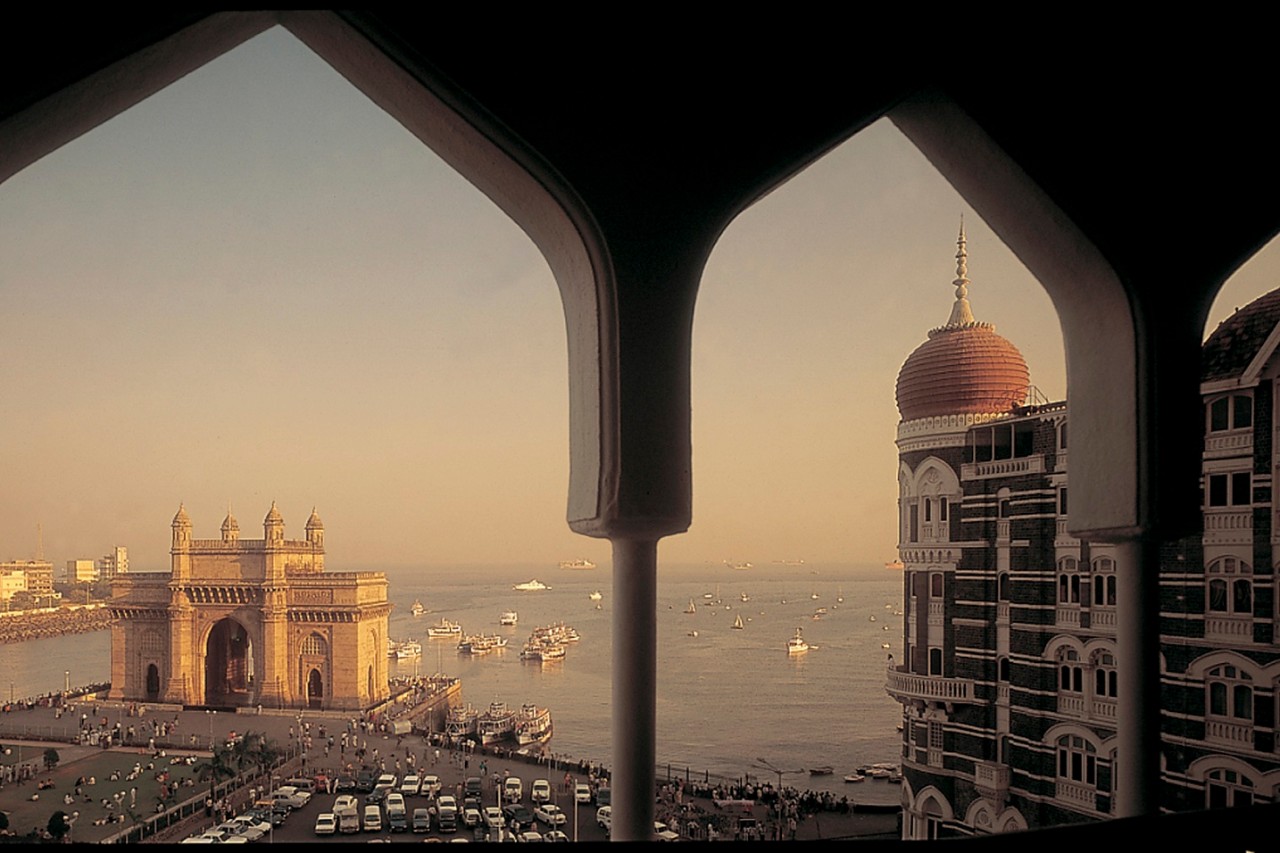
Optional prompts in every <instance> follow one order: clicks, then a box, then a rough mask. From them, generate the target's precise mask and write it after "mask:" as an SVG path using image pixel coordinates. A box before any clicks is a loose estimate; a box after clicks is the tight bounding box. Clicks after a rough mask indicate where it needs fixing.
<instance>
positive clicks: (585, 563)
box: [560, 557, 596, 569]
mask: <svg viewBox="0 0 1280 853" xmlns="http://www.w3.org/2000/svg"><path fill="white" fill-rule="evenodd" d="M595 567H596V564H595V563H593V562H591V561H590V560H588V559H587V558H586V557H579V558H578V559H576V560H561V561H560V568H562V569H594V568H595Z"/></svg>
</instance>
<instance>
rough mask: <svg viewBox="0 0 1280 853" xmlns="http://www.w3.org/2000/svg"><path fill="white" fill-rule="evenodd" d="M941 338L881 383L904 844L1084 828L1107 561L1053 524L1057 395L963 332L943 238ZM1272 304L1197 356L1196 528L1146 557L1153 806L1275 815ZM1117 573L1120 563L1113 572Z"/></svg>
mask: <svg viewBox="0 0 1280 853" xmlns="http://www.w3.org/2000/svg"><path fill="white" fill-rule="evenodd" d="M957 259H958V261H959V264H958V270H957V278H956V281H955V285H956V302H955V305H954V307H953V310H952V313H951V317H950V320H949V321H948V322H947V324H946V325H944V326H941V327H939V328H937V329H934V330H932V331H931V332H930V333H929V340H928V341H926V342H925V343H924V344H922V345H921V346H920V347H918V348H917V349H916V350H915V351H914V352H913V353H912V354H911V355H910V357H908V358H907V360H906V362H905V363H904V364H903V366H902V369H901V371H900V373H899V376H898V386H897V400H898V408H899V413H900V414H901V417H902V420H901V422H900V423H899V425H898V437H897V445H898V454H899V470H898V478H899V524H900V528H899V543H900V544H899V555H900V557H901V560H902V562H903V564H904V590H903V596H904V598H903V604H904V607H903V610H904V612H905V614H906V617H905V619H906V631H905V637H904V640H905V643H904V650H905V657H904V659H903V660H901V661H894V660H892V658H891V659H890V661H889V671H888V679H887V685H886V686H887V690H888V692H889V694H890V695H891V696H893V697H894V698H895V699H897V700H898V701H899V702H901V703H902V705H903V709H904V714H903V775H904V779H903V805H904V816H903V817H904V820H903V837H904V838H937V837H945V836H957V835H979V834H990V833H1002V832H1008V831H1013V830H1018V829H1026V828H1029V827H1030V828H1035V827H1046V826H1055V825H1062V824H1068V823H1073V822H1082V821H1090V820H1098V819H1101V818H1105V817H1108V816H1110V815H1111V814H1113V813H1114V809H1115V802H1116V800H1115V790H1116V785H1115V781H1116V772H1115V756H1116V747H1117V742H1116V734H1117V728H1116V712H1117V668H1118V666H1120V664H1121V661H1119V659H1118V654H1117V649H1116V613H1117V611H1116V579H1117V571H1121V570H1124V567H1119V566H1118V565H1117V559H1116V553H1115V550H1114V549H1113V547H1111V546H1108V545H1105V544H1099V543H1091V542H1087V541H1080V540H1077V539H1075V538H1073V537H1072V536H1071V535H1070V534H1069V533H1068V532H1067V519H1068V511H1069V506H1068V493H1067V488H1068V474H1067V404H1066V403H1050V404H1046V405H1036V406H1028V405H1025V401H1026V397H1027V393H1028V390H1029V387H1030V383H1029V378H1028V375H1027V369H1026V364H1025V362H1023V360H1022V356H1021V354H1020V353H1019V352H1018V351H1017V349H1016V348H1015V347H1014V346H1013V345H1012V344H1011V343H1009V342H1008V341H1007V340H1005V339H1004V338H1002V337H1000V336H998V335H996V334H995V330H994V328H993V327H992V326H991V325H990V324H986V323H980V322H977V321H976V320H974V318H973V314H972V312H971V310H970V307H969V303H968V298H967V286H968V283H969V282H968V279H967V278H966V272H967V271H966V252H965V242H964V234H963V231H962V232H961V238H960V243H959V252H958V254H957ZM1278 343H1280V291H1275V292H1272V293H1270V294H1268V295H1267V296H1264V297H1262V298H1261V299H1259V300H1257V301H1256V302H1254V303H1252V304H1251V305H1249V306H1247V307H1246V308H1243V309H1241V310H1240V311H1238V312H1237V313H1236V314H1234V315H1233V316H1232V317H1231V318H1230V319H1228V320H1227V321H1225V322H1224V323H1223V324H1222V325H1221V326H1220V327H1219V328H1218V329H1217V330H1216V331H1215V332H1214V334H1213V335H1212V336H1210V338H1209V340H1208V341H1207V342H1206V344H1205V346H1204V359H1203V364H1204V372H1203V375H1202V377H1201V378H1202V383H1201V391H1202V395H1203V399H1204V404H1205V408H1204V418H1205V435H1206V438H1205V445H1204V455H1203V468H1202V470H1203V472H1204V477H1203V511H1204V533H1203V535H1202V536H1196V537H1193V538H1190V539H1186V540H1182V541H1179V542H1176V543H1172V544H1170V545H1168V546H1167V547H1166V548H1165V549H1164V550H1163V552H1162V555H1161V578H1160V581H1161V592H1162V600H1163V601H1164V602H1165V603H1164V605H1163V606H1162V608H1161V609H1162V613H1161V637H1160V641H1161V653H1162V654H1161V657H1162V678H1163V682H1164V685H1163V695H1164V697H1165V699H1164V707H1163V708H1162V714H1161V719H1160V720H1159V721H1155V720H1153V721H1152V724H1153V725H1155V724H1159V725H1160V726H1161V732H1162V740H1163V746H1164V750H1163V760H1162V765H1163V771H1164V773H1163V777H1164V788H1163V790H1162V797H1161V800H1162V801H1161V806H1162V808H1164V809H1166V810H1170V811H1182V810H1189V809H1203V808H1217V807H1224V806H1243V805H1250V804H1253V803H1267V802H1273V801H1275V799H1276V798H1277V796H1278V795H1277V791H1280V756H1278V755H1277V752H1278V744H1277V739H1276V736H1275V734H1274V732H1275V731H1276V730H1277V728H1278V722H1280V717H1278V716H1277V714H1278V713H1280V711H1278V708H1280V703H1277V701H1276V698H1275V697H1276V696H1277V695H1278V694H1280V646H1277V644H1276V633H1275V632H1276V626H1277V621H1278V619H1280V616H1278V612H1277V604H1276V601H1277V597H1276V583H1275V580H1274V577H1275V575H1274V573H1273V569H1272V566H1273V565H1274V561H1275V553H1274V548H1275V545H1276V543H1277V542H1278V541H1280V533H1278V532H1280V524H1278V523H1277V521H1278V519H1277V518H1276V516H1275V512H1276V509H1275V508H1274V507H1273V503H1272V499H1271V489H1272V485H1271V484H1272V476H1273V473H1274V472H1276V471H1278V470H1280V444H1276V443H1274V442H1273V441H1272V436H1273V429H1274V427H1275V424H1274V422H1273V414H1272V413H1273V400H1274V399H1276V397H1277V396H1278V395H1280V352H1277V349H1276V348H1277V344H1278ZM1128 568H1129V569H1133V568H1134V567H1128Z"/></svg>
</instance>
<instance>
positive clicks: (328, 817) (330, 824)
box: [315, 812, 338, 835]
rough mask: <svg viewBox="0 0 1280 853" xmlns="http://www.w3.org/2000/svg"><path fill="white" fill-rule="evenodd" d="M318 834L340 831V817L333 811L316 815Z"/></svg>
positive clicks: (332, 833) (330, 833) (331, 833)
mask: <svg viewBox="0 0 1280 853" xmlns="http://www.w3.org/2000/svg"><path fill="white" fill-rule="evenodd" d="M315 831H316V835H334V834H336V833H337V831H338V817H337V815H335V814H334V813H333V812H323V813H321V814H319V815H317V816H316V830H315Z"/></svg>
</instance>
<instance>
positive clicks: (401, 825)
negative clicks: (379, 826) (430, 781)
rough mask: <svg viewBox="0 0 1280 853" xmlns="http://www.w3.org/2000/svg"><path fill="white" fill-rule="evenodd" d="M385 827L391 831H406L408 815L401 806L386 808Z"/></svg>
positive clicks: (407, 828)
mask: <svg viewBox="0 0 1280 853" xmlns="http://www.w3.org/2000/svg"><path fill="white" fill-rule="evenodd" d="M387 829H389V830H391V831H392V832H407V831H408V830H409V816H408V815H407V814H405V810H404V809H402V808H399V809H397V808H391V807H388V808H387Z"/></svg>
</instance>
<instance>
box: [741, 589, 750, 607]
mask: <svg viewBox="0 0 1280 853" xmlns="http://www.w3.org/2000/svg"><path fill="white" fill-rule="evenodd" d="M738 598H739V599H741V600H742V602H743V603H744V604H745V603H746V602H748V601H750V600H751V596H749V595H747V594H746V593H745V592H743V593H739V595H738Z"/></svg>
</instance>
